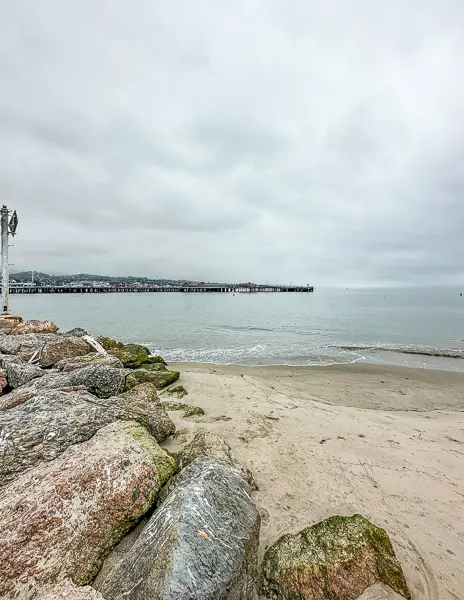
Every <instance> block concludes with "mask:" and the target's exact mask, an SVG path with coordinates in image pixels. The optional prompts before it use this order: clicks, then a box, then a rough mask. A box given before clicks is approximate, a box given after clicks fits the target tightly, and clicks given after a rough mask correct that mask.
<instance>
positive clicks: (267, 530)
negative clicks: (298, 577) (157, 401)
mask: <svg viewBox="0 0 464 600" xmlns="http://www.w3.org/2000/svg"><path fill="white" fill-rule="evenodd" d="M177 367H178V368H179V370H180V371H181V372H182V377H181V381H180V383H182V384H183V385H184V386H185V387H186V388H187V390H188V391H189V396H187V397H186V398H184V400H183V401H186V402H188V403H191V404H195V405H198V406H201V407H202V408H203V409H204V410H205V412H206V414H205V416H204V417H196V418H192V419H183V418H182V417H181V416H180V413H171V416H172V417H173V418H174V419H175V421H176V425H177V427H178V428H185V427H186V428H188V429H189V435H191V434H193V432H194V431H195V430H196V429H198V428H200V427H201V428H206V429H208V430H210V431H213V432H215V433H217V434H219V435H221V436H222V437H223V438H224V439H226V440H227V441H228V442H229V444H230V445H231V446H232V448H233V450H234V452H235V454H236V455H237V457H238V458H239V459H240V460H241V461H242V463H243V464H245V465H246V466H248V467H249V468H250V469H251V470H252V471H253V474H254V475H255V478H256V480H257V483H258V485H259V488H260V489H259V491H258V492H256V493H255V500H256V503H257V505H258V506H259V507H260V510H261V516H262V530H261V555H262V553H263V552H264V550H265V548H266V546H268V545H269V544H270V543H272V542H273V541H275V540H276V539H277V538H278V537H279V536H280V535H282V534H283V533H287V532H296V531H298V530H300V529H302V528H304V527H307V526H308V525H311V524H314V523H317V522H318V521H321V520H322V519H325V518H327V517H329V516H331V515H334V514H345V515H351V514H353V513H358V512H359V513H362V514H363V515H364V516H366V517H368V518H370V519H371V520H372V521H373V522H374V523H375V524H377V525H379V526H381V527H384V528H385V529H386V530H387V531H388V533H389V534H390V537H391V540H392V542H393V545H394V547H395V550H396V553H397V556H398V558H399V560H400V561H401V563H402V565H403V568H404V572H405V575H406V579H407V581H408V584H409V586H410V589H411V593H412V595H413V598H414V600H419V599H420V600H422V599H425V600H427V599H434V600H456V599H458V600H463V599H464V485H463V477H464V413H463V411H464V374H460V373H447V372H440V371H428V370H413V369H404V368H401V367H383V366H382V367H377V366H370V365H362V366H360V365H347V366H333V367H323V368H315V367H296V368H294V367H265V368H247V367H240V366H216V365H197V364H195V365H193V364H183V365H178V366H177ZM170 447H171V448H172V449H176V447H177V446H176V444H175V443H173V442H170ZM393 597H395V596H394V595H393V594H390V592H389V591H388V590H386V589H383V590H382V588H380V587H379V588H376V589H372V590H370V591H369V592H368V593H366V594H365V595H363V598H366V599H367V598H369V599H374V598H375V599H376V600H380V599H384V598H393Z"/></svg>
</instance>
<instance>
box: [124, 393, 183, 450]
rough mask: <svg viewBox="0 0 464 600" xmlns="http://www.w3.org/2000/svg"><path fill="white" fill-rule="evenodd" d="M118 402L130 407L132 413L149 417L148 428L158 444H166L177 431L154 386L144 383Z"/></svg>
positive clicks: (125, 394)
mask: <svg viewBox="0 0 464 600" xmlns="http://www.w3.org/2000/svg"><path fill="white" fill-rule="evenodd" d="M118 401H119V402H124V404H125V405H127V406H130V407H131V410H132V411H136V410H138V411H139V412H140V414H141V415H145V414H148V415H149V421H148V422H147V423H146V426H147V427H148V428H149V430H150V433H151V434H152V435H153V437H154V438H155V439H156V441H157V442H159V443H161V442H164V440H165V439H167V438H168V437H169V436H170V435H172V434H173V433H174V432H175V431H176V427H175V425H174V423H173V422H172V421H171V419H170V418H169V415H168V413H167V412H166V408H165V407H164V406H163V403H162V402H160V400H159V398H158V394H157V393H156V388H155V386H154V385H153V384H151V383H142V384H141V385H138V386H137V387H135V388H133V389H131V390H128V391H127V392H124V393H123V394H120V395H119V396H118Z"/></svg>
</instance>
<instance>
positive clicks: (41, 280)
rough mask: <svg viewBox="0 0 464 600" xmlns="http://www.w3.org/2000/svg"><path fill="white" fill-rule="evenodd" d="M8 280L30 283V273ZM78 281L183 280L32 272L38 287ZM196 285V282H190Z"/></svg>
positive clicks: (178, 281) (171, 282)
mask: <svg viewBox="0 0 464 600" xmlns="http://www.w3.org/2000/svg"><path fill="white" fill-rule="evenodd" d="M10 279H14V280H15V281H18V282H21V283H26V282H30V281H32V271H22V272H20V273H11V275H10ZM80 281H91V282H105V283H111V284H114V285H118V284H127V283H129V284H130V283H135V282H139V283H155V284H158V285H182V284H183V283H184V281H186V280H185V279H151V278H149V277H135V276H130V277H111V276H109V275H94V274H92V273H77V274H75V275H50V274H49V273H41V272H40V271H34V282H35V283H37V284H38V285H64V284H66V283H78V282H80ZM192 283H198V282H196V281H195V282H192Z"/></svg>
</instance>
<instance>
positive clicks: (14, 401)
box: [0, 388, 36, 485]
mask: <svg viewBox="0 0 464 600" xmlns="http://www.w3.org/2000/svg"><path fill="white" fill-rule="evenodd" d="M35 395H36V391H35V389H29V388H19V389H17V390H15V391H14V392H10V393H9V394H5V396H3V397H2V398H0V412H2V411H4V410H8V409H9V408H14V407H15V406H19V405H20V404H23V403H24V402H27V400H30V399H31V398H33V397H34V396H35ZM0 439H1V438H0ZM0 444H1V441H0ZM0 485H1V484H0Z"/></svg>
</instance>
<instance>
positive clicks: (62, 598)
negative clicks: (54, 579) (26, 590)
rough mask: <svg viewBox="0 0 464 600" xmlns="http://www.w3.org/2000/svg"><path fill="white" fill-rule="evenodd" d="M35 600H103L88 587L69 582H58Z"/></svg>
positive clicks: (95, 591)
mask: <svg viewBox="0 0 464 600" xmlns="http://www.w3.org/2000/svg"><path fill="white" fill-rule="evenodd" d="M36 600H105V599H104V598H103V596H102V595H101V594H100V592H97V590H95V589H94V588H93V587H91V586H90V585H84V586H82V587H80V586H77V585H75V584H74V583H73V582H72V581H70V580H65V581H60V584H59V585H56V586H54V587H53V588H51V589H50V590H48V592H46V593H44V594H40V595H39V596H38V598H37V599H36Z"/></svg>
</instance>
